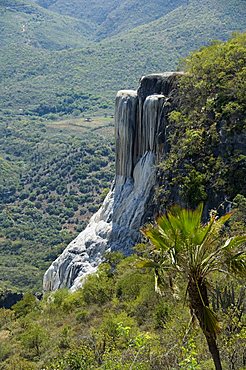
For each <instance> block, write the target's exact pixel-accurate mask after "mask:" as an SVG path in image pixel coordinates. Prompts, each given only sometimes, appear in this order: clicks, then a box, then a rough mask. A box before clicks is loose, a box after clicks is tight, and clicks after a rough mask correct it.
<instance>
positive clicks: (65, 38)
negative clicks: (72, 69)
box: [0, 0, 92, 50]
mask: <svg viewBox="0 0 246 370" xmlns="http://www.w3.org/2000/svg"><path fill="white" fill-rule="evenodd" d="M91 32H92V26H91V25H90V24H89V23H88V22H85V21H84V20H78V19H73V18H71V17H67V16H62V15H59V14H56V13H52V12H50V11H48V10H46V9H43V8H42V7H40V6H38V5H37V4H35V3H33V2H31V1H28V0H1V2H0V47H1V48H3V47H7V48H8V49H10V48H11V47H14V46H18V47H20V46H22V45H28V46H31V47H34V48H44V49H49V50H61V49H67V48H74V47H83V46H86V45H88V39H89V38H90V35H91Z"/></svg>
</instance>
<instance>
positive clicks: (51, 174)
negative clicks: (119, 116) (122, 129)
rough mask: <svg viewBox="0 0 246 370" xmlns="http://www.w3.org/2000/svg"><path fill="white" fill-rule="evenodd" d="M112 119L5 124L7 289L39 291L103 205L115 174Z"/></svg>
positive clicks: (2, 182)
mask: <svg viewBox="0 0 246 370" xmlns="http://www.w3.org/2000/svg"><path fill="white" fill-rule="evenodd" d="M110 121H111V119H110V118H109V119H108V118H104V117H94V118H93V120H92V121H91V122H88V123H87V122H85V121H84V119H81V118H80V119H71V120H69V121H59V122H56V121H53V122H46V121H42V120H40V121H37V122H36V123H33V122H31V121H28V120H22V121H20V122H16V121H10V122H9V124H8V128H7V130H8V133H7V136H6V125H5V124H3V123H2V124H1V123H0V146H1V149H0V155H1V156H2V158H5V159H4V160H3V163H4V166H5V165H7V169H8V171H7V172H3V174H2V172H1V174H0V225H1V226H0V235H1V236H0V255H1V263H0V265H1V269H0V270H1V273H0V276H1V281H5V282H6V284H7V286H8V288H12V289H13V287H15V286H16V287H18V288H19V289H20V290H22V291H23V290H25V289H27V288H33V290H36V291H37V290H38V291H40V290H41V282H42V275H43V273H44V271H45V269H46V268H47V267H48V266H49V264H50V263H51V261H53V260H54V259H55V258H56V257H57V256H58V255H59V254H60V253H61V252H62V250H63V249H64V247H65V246H66V245H67V244H68V243H69V241H70V240H71V239H72V238H74V237H75V236H76V234H77V232H79V231H82V230H83V228H84V227H85V226H86V223H87V221H88V219H89V218H90V216H91V214H92V213H93V212H95V210H97V208H98V205H99V204H100V202H101V192H103V189H104V188H107V189H108V188H109V186H110V185H111V179H112V178H113V164H112V160H113V158H114V153H113V149H112V147H113V145H112V139H111V138H112V127H111V122H110ZM95 128H96V130H95ZM99 143H100V149H99V148H98V144H99ZM1 163H2V162H1V160H0V168H1ZM10 256H11V257H10ZM2 284H3V283H2V282H1V285H2Z"/></svg>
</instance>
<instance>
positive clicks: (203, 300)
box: [188, 280, 222, 370]
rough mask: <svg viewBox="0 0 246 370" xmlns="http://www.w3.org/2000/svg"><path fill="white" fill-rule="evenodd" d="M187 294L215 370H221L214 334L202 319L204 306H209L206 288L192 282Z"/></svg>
mask: <svg viewBox="0 0 246 370" xmlns="http://www.w3.org/2000/svg"><path fill="white" fill-rule="evenodd" d="M188 293H189V299H190V306H191V309H192V311H193V313H194V314H195V316H196V318H197V319H198V322H199V325H200V327H201V329H202V331H203V334H204V335H205V337H206V340H207V344H208V348H209V352H210V353H211V356H212V358H213V362H214V366H215V369H216V370H222V366H221V361H220V354H219V349H218V346H217V342H216V334H215V332H214V331H213V330H212V329H211V328H210V327H209V326H207V325H206V322H205V318H204V305H205V306H207V307H208V306H209V301H208V294H207V287H206V285H205V284H204V283H203V282H200V281H193V280H192V281H190V282H189V285H188Z"/></svg>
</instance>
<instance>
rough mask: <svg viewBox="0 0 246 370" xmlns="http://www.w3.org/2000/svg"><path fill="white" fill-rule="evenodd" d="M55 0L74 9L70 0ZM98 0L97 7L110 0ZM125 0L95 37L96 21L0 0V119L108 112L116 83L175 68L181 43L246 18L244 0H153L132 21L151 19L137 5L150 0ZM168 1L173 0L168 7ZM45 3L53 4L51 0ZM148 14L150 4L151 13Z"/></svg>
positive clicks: (201, 39)
mask: <svg viewBox="0 0 246 370" xmlns="http://www.w3.org/2000/svg"><path fill="white" fill-rule="evenodd" d="M49 3H53V2H49ZM56 3H57V8H56V10H57V11H58V10H59V9H60V10H61V12H63V11H62V4H61V2H56ZM59 3H60V6H59V7H58V5H59ZM62 3H63V5H64V6H66V4H68V5H69V6H68V7H67V6H66V8H67V9H68V8H69V9H70V10H72V11H76V10H75V9H76V6H74V7H73V6H70V4H71V2H69V3H67V2H65V1H63V2H62ZM80 3H81V4H82V9H83V12H84V11H85V7H84V6H83V2H76V4H77V5H78V4H80ZM104 3H105V7H107V3H108V4H109V6H111V5H110V4H113V2H104ZM121 3H122V4H121ZM126 3H128V2H125V1H124V2H120V4H119V6H118V7H117V8H116V9H115V12H117V14H116V18H113V19H115V21H114V20H113V22H114V23H113V25H112V26H111V25H110V28H111V29H114V27H116V28H117V27H118V25H119V27H121V26H120V23H119V22H118V20H119V18H120V19H121V20H122V22H123V25H122V27H123V28H122V29H121V28H119V30H118V31H117V32H118V33H117V34H116V35H114V36H113V37H109V36H107V37H105V38H104V39H102V40H97V36H96V35H95V33H96V32H97V30H98V27H99V25H98V24H95V22H94V21H93V19H91V18H90V20H89V24H88V26H87V24H85V23H84V21H82V20H81V21H80V20H79V19H77V18H76V19H75V18H68V17H65V16H61V15H60V14H55V13H53V12H51V11H49V10H47V9H43V8H41V7H38V6H37V5H34V4H33V3H30V2H28V1H26V0H22V1H20V0H11V1H10V0H4V2H1V5H0V12H1V15H2V16H1V19H2V22H3V27H2V30H1V32H2V33H1V48H2V52H1V55H0V67H1V80H0V81H1V84H0V96H1V99H0V100H1V104H0V110H1V114H2V115H3V117H4V119H5V118H6V116H7V118H8V117H9V116H10V115H23V114H24V115H29V116H30V115H31V116H33V117H36V116H39V115H47V114H50V113H51V114H56V115H67V114H71V113H72V114H73V113H75V114H76V112H78V111H80V112H85V111H88V110H89V111H90V112H93V111H94V112H95V111H96V112H97V114H98V112H100V114H103V113H104V112H106V113H111V112H112V109H113V101H114V96H115V93H116V91H117V90H119V89H121V88H131V87H133V88H135V87H136V85H137V83H138V80H139V77H140V76H142V75H144V74H148V73H151V72H156V71H166V70H172V69H175V68H176V66H177V63H178V60H179V58H180V57H184V56H186V55H187V54H188V52H189V51H191V50H194V49H196V48H198V47H200V46H201V45H205V44H207V43H209V42H210V41H211V40H213V39H223V40H224V39H227V38H228V37H230V35H231V33H232V32H234V31H243V30H245V26H246V24H245V17H244V13H245V2H244V0H226V1H225V0H223V1H222V0H220V1H219V2H218V1H214V0H210V1H209V2H206V3H204V2H203V1H201V0H190V1H189V2H188V4H186V1H185V4H184V1H183V0H182V1H181V0H180V1H176V2H174V1H172V2H170V1H167V6H163V2H161V3H160V2H158V7H157V8H156V9H157V11H158V14H159V18H158V19H156V20H155V21H152V22H149V23H146V24H143V25H141V26H138V27H135V28H133V27H134V26H136V24H134V20H135V19H139V20H140V23H144V22H148V21H150V20H151V19H152V18H151V19H146V16H147V15H148V14H150V12H149V8H147V9H146V8H145V6H146V7H151V6H152V5H151V4H152V3H153V2H151V1H148V2H147V3H146V5H144V4H141V9H139V8H138V9H136V7H135V6H134V7H133V8H131V7H129V8H126V6H125V5H126ZM20 4H22V6H20ZM25 4H26V5H25ZM30 4H31V5H30ZM91 4H92V5H88V6H87V7H86V11H87V8H88V12H91V13H90V14H91V15H92V14H93V11H94V9H93V8H92V7H93V6H94V5H93V4H95V2H91ZM133 4H135V2H133ZM172 4H176V7H175V9H174V10H173V11H171V10H172V9H173V5H172ZM135 5H136V4H135ZM179 5H180V6H179ZM51 9H54V10H55V5H54V4H53V5H52V7H51ZM80 9H81V8H80ZM152 10H153V9H152ZM166 10H169V12H168V13H167V14H166V15H165V14H164V12H165V11H166ZM136 11H138V13H137V14H136V13H135V12H136ZM76 14H80V13H79V11H76ZM156 16H157V13H155V10H154V11H153V18H155V17H156ZM99 18H100V17H99ZM109 19H110V18H109ZM111 19H112V18H111ZM73 22H74V23H73ZM81 22H82V23H81ZM126 24H131V26H130V28H131V29H130V30H129V31H128V32H126V31H124V25H126ZM23 25H24V26H25V25H26V27H25V28H24V30H25V31H24V32H22V30H23ZM215 25H216V26H215ZM94 27H96V29H95V33H94V31H93V30H94ZM101 31H102V30H101ZM115 31H116V30H115ZM120 31H122V32H120ZM102 32H104V31H102ZM105 32H106V31H105ZM88 35H89V36H88ZM69 40H71V42H69ZM153 45H155V48H154V50H153ZM10 61H11V63H10ZM90 114H91V113H90ZM46 118H47V117H46Z"/></svg>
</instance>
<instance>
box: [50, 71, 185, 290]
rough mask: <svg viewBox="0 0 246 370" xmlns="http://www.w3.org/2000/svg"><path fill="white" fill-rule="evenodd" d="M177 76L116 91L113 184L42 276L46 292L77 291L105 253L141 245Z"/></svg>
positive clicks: (145, 79)
mask: <svg viewBox="0 0 246 370" xmlns="http://www.w3.org/2000/svg"><path fill="white" fill-rule="evenodd" d="M178 74H179V73H175V72H168V73H163V74H154V75H148V76H144V77H143V78H142V79H141V81H140V87H139V89H138V90H137V91H133V90H122V91H119V92H118V94H117V96H116V104H115V141H116V175H115V180H114V184H113V186H112V189H111V191H110V192H109V194H108V195H107V197H106V199H105V200H104V202H103V205H102V207H101V208H100V209H99V211H98V212H97V213H96V214H94V215H93V217H92V218H91V220H90V222H89V224H88V226H87V227H86V229H85V230H84V231H82V232H81V233H80V234H79V235H78V236H77V238H76V239H75V240H73V241H72V242H71V243H70V244H69V245H68V247H67V248H66V249H65V250H64V252H63V253H62V254H61V255H60V257H58V259H57V260H56V261H54V262H53V263H52V265H51V266H50V268H49V269H48V270H47V271H46V273H45V276H44V283H43V288H44V291H49V290H56V289H58V288H61V287H68V288H70V289H72V290H74V289H76V288H78V287H79V286H80V285H81V284H82V282H83V279H84V277H85V276H86V275H88V274H90V273H92V272H94V271H96V269H97V267H98V265H99V264H100V263H101V261H102V260H103V255H104V253H105V252H106V251H110V250H111V251H115V250H121V251H122V252H123V253H125V254H129V253H130V252H131V249H132V247H133V246H134V244H136V243H137V242H138V241H139V240H140V234H139V228H140V227H141V226H142V225H143V224H144V222H145V221H146V218H147V217H148V215H149V214H151V211H150V207H151V203H152V197H153V188H154V186H155V183H156V168H155V164H156V161H158V158H159V155H160V154H161V153H163V151H164V150H165V145H166V144H165V132H166V129H167V127H165V126H167V122H168V120H167V117H166V116H167V112H169V111H170V99H171V98H172V95H173V92H174V91H175V82H176V78H177V75H178ZM163 138H164V140H163Z"/></svg>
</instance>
